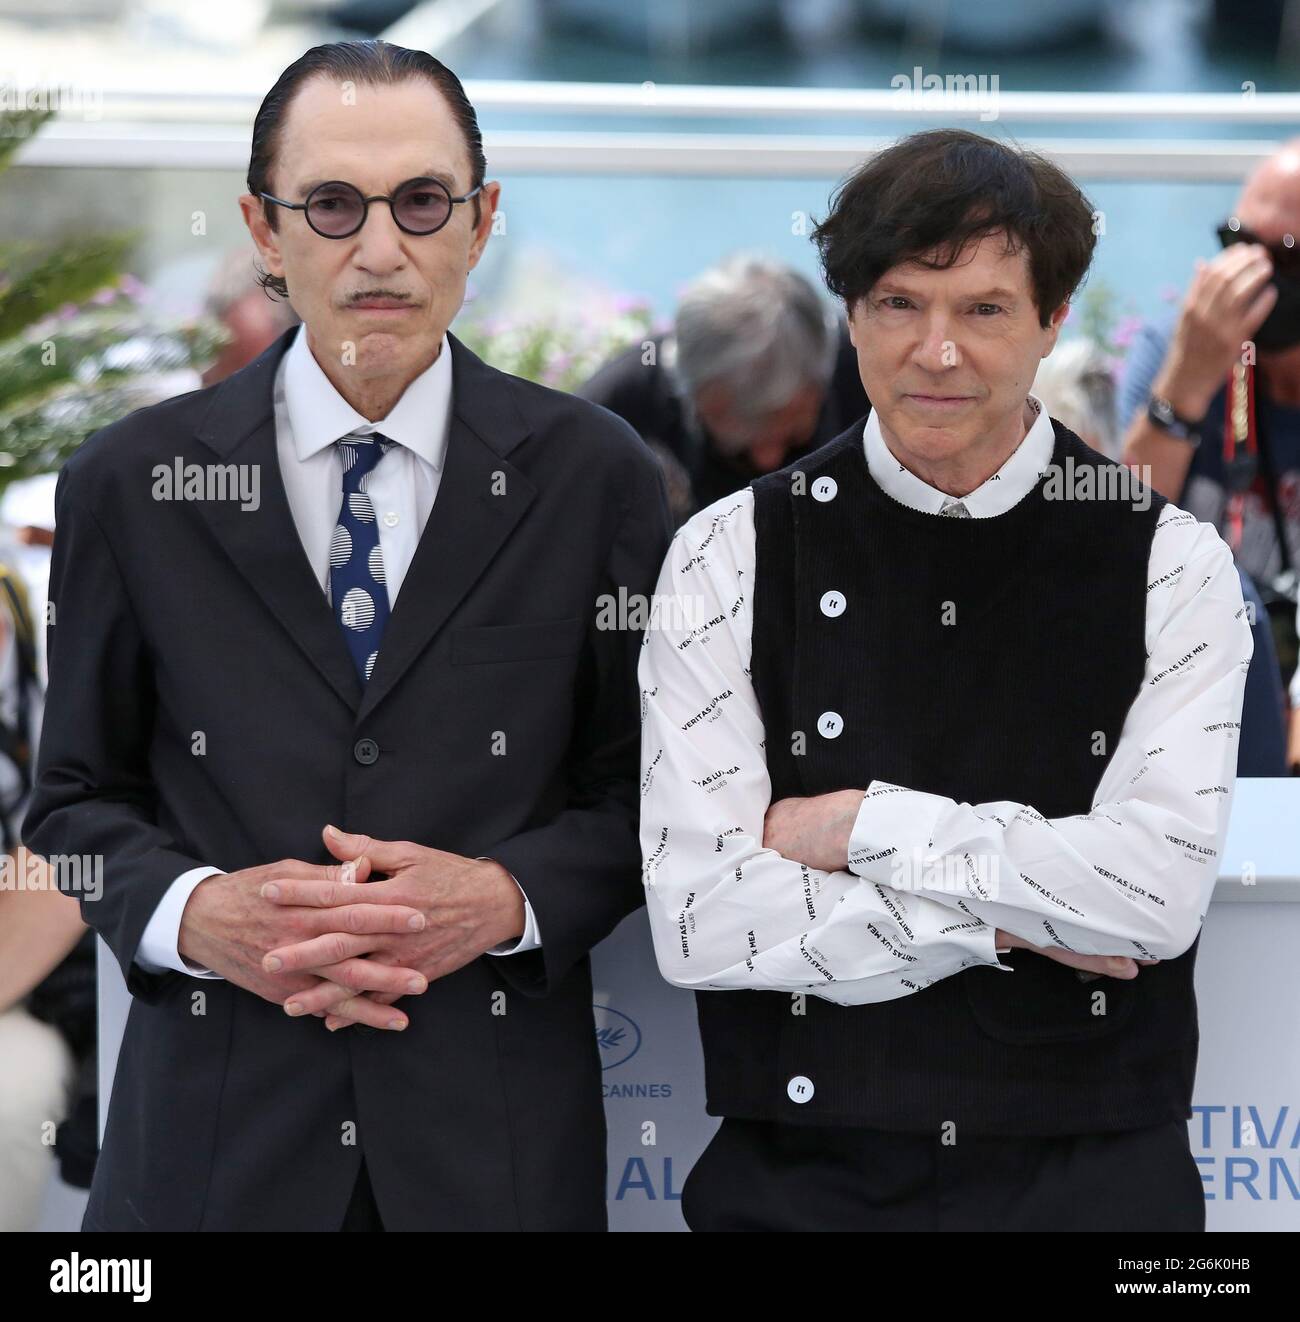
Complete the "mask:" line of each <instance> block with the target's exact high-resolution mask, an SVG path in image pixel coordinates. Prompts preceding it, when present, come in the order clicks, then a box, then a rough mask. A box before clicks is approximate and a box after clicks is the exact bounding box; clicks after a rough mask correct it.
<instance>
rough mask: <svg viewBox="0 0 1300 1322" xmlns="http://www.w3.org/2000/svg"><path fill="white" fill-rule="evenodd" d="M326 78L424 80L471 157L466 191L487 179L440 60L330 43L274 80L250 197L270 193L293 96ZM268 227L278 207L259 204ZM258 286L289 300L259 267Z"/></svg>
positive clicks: (479, 148)
mask: <svg viewBox="0 0 1300 1322" xmlns="http://www.w3.org/2000/svg"><path fill="white" fill-rule="evenodd" d="M318 74H323V75H326V76H327V77H330V78H334V79H336V80H338V81H340V82H354V83H365V84H368V85H370V86H372V87H382V86H392V85H393V84H395V83H402V82H405V81H407V80H408V79H410V78H427V79H428V80H429V81H430V82H431V83H432V84H433V85H434V86H435V87H436V88H437V89H438V91H440V92H441V93H442V95H443V97H444V98H445V99H446V101H447V104H448V105H449V106H450V107H451V113H452V115H453V117H454V118H455V120H456V123H457V124H458V125H459V126H460V130H461V132H462V133H463V134H464V135H465V146H466V148H467V149H468V151H469V169H470V181H469V186H470V188H471V189H472V188H477V187H478V185H479V184H481V183H482V182H483V178H484V175H486V173H487V160H486V158H485V157H484V155H483V135H482V133H481V132H480V131H479V126H478V115H477V114H476V113H475V111H474V107H473V106H472V105H471V104H470V102H469V98H468V97H467V96H466V95H465V89H464V88H463V87H462V86H461V83H460V79H459V78H457V77H456V75H455V74H454V73H452V71H451V70H450V69H449V68H447V66H446V65H445V64H443V63H442V61H441V60H436V59H434V57H433V56H432V55H430V54H428V53H427V52H425V51H421V50H409V49H408V48H407V47H405V46H395V45H393V43H392V42H388V41H379V40H369V41H334V42H330V43H328V44H327V45H324V46H313V47H312V48H311V50H309V51H307V52H306V53H305V54H304V55H301V56H300V57H299V58H298V59H296V60H294V62H293V63H292V64H291V65H289V67H288V68H287V69H285V71H284V72H283V73H282V74H281V75H280V76H279V78H277V79H276V82H275V86H274V87H272V88H271V90H270V91H269V92H268V93H267V94H266V96H265V97H264V98H263V99H262V104H261V106H259V107H258V111H257V117H256V118H255V119H254V120H253V145H252V151H251V153H250V155H249V158H248V191H249V192H250V193H252V194H253V196H254V197H257V198H261V195H262V193H269V192H270V191H271V187H270V178H271V167H272V165H274V163H275V153H276V151H277V149H278V148H279V145H280V130H281V127H282V126H283V124H284V117H285V114H286V113H287V112H288V109H289V103H290V102H291V101H292V100H293V97H294V94H295V93H296V92H297V91H298V89H299V88H300V87H301V86H302V85H303V83H305V82H306V81H307V80H308V79H309V78H314V77H316V76H317V75H318ZM262 206H263V208H264V209H265V211H266V223H267V224H268V225H270V227H271V228H272V229H273V230H274V229H276V228H277V227H278V218H277V215H276V213H277V212H278V211H279V207H277V206H274V205H272V204H270V203H268V202H266V201H265V200H262ZM480 217H481V212H480V210H479V199H478V198H477V197H476V198H475V199H474V223H475V224H476V225H477V224H478V222H479V219H480ZM257 280H258V283H259V284H260V285H261V286H262V288H263V289H265V290H266V291H267V293H268V294H277V295H279V296H280V297H281V298H287V297H288V296H289V287H288V285H287V284H286V283H285V281H284V277H283V276H278V275H269V274H267V272H266V271H264V270H262V269H261V268H260V267H259V268H258V271H257Z"/></svg>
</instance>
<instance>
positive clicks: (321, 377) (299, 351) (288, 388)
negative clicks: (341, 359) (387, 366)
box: [284, 326, 451, 469]
mask: <svg viewBox="0 0 1300 1322" xmlns="http://www.w3.org/2000/svg"><path fill="white" fill-rule="evenodd" d="M284 405H285V410H286V412H287V413H288V416H289V430H290V432H291V434H292V436H293V448H294V453H295V454H296V455H297V457H298V460H299V462H303V461H304V460H307V459H309V458H311V456H312V455H314V454H316V453H318V452H319V451H321V450H323V449H325V448H326V447H327V446H330V445H333V444H334V442H335V441H337V440H338V439H339V438H340V437H341V436H346V435H348V434H349V433H350V432H357V433H360V434H361V435H363V436H364V435H369V434H370V433H371V432H375V431H377V432H380V433H382V434H383V435H384V436H387V437H388V438H389V439H390V440H393V441H396V442H397V443H398V444H399V445H403V446H405V447H406V448H407V449H408V450H413V451H414V452H415V453H416V454H417V455H419V457H420V458H421V459H423V460H424V461H425V462H426V463H428V464H431V465H432V466H433V467H434V468H436V469H441V468H442V462H443V459H444V458H445V456H446V453H447V428H448V420H449V417H450V414H451V348H450V346H449V344H448V342H447V337H446V335H444V336H443V337H442V347H441V348H440V349H439V350H438V356H437V358H435V359H434V361H433V362H432V363H430V364H429V366H428V367H427V368H425V370H424V371H423V372H421V373H420V375H419V376H417V377H416V378H415V380H414V381H412V382H411V384H410V385H409V386H407V387H406V389H405V390H404V391H403V392H402V396H401V398H400V399H399V400H398V401H397V403H396V404H394V405H393V407H392V409H391V410H390V411H389V414H388V416H387V417H386V418H384V419H382V420H381V421H379V422H371V421H370V420H369V419H368V418H364V417H362V416H361V414H360V413H358V412H357V411H356V409H354V408H353V407H352V405H351V404H349V403H348V402H347V400H346V399H344V398H343V396H342V395H340V394H339V392H338V391H337V390H336V389H335V388H334V383H333V382H332V381H331V380H330V379H329V377H327V376H326V375H325V373H324V372H323V371H322V370H321V366H320V364H319V363H318V362H317V361H316V358H315V356H314V355H313V354H312V351H311V349H310V348H309V347H308V344H307V329H306V327H305V326H300V327H299V328H298V334H297V335H296V336H294V340H293V343H292V344H291V345H290V346H289V348H288V350H287V352H286V353H285V356H284Z"/></svg>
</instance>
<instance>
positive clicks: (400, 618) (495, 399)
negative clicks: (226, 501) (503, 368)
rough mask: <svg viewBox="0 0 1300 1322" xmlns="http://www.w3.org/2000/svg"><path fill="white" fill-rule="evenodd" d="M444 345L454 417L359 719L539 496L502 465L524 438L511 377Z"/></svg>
mask: <svg viewBox="0 0 1300 1322" xmlns="http://www.w3.org/2000/svg"><path fill="white" fill-rule="evenodd" d="M447 338H448V343H449V344H450V346H451V351H452V357H451V362H452V415H451V419H450V422H449V428H448V436H447V454H446V458H445V460H444V462H443V470H442V478H441V480H440V482H439V484H438V495H437V498H436V499H435V500H434V502H433V509H432V511H431V512H430V514H429V521H428V523H427V524H426V525H425V528H424V532H423V534H422V535H421V537H420V541H419V545H418V546H417V547H416V551H415V556H414V558H413V559H412V561H411V565H410V568H409V569H408V570H407V573H406V577H405V579H404V580H403V582H402V588H401V591H400V592H399V593H398V594H397V602H396V604H395V605H394V607H393V613H392V615H391V617H390V618H389V621H388V627H387V628H386V629H385V630H384V641H383V643H382V644H381V645H380V648H379V658H378V660H377V661H376V662H375V668H374V671H373V673H372V674H371V676H370V679H369V681H368V682H367V684H366V686H365V691H364V693H363V694H362V697H361V705H360V708H359V710H358V711H357V719H358V720H362V719H364V718H365V717H366V716H367V715H369V713H370V712H371V711H373V710H374V708H375V707H376V706H377V705H378V704H379V703H380V702H381V701H383V699H384V698H385V697H386V696H387V695H388V694H389V693H390V692H392V690H393V688H394V687H395V686H396V684H397V683H398V681H399V680H400V679H401V678H402V676H403V675H404V674H405V673H406V672H407V670H409V669H410V667H411V665H412V663H413V662H414V661H415V660H416V658H417V657H418V656H419V655H420V653H421V652H422V651H423V650H424V649H425V648H426V647H427V646H428V645H429V643H430V642H431V641H432V640H433V638H434V636H435V635H436V634H437V633H438V631H439V630H440V629H441V628H442V627H443V625H444V624H446V622H447V619H448V617H449V616H450V615H451V613H452V612H453V611H454V610H455V609H456V607H457V606H458V605H459V604H460V603H461V601H463V600H464V598H465V596H466V594H467V593H468V592H469V591H470V589H471V588H472V587H473V586H474V584H475V583H476V582H477V581H478V579H479V577H480V576H481V575H482V573H483V572H484V570H485V569H486V568H487V567H488V565H489V564H491V562H492V560H493V558H494V557H495V556H496V554H497V552H498V551H499V550H500V548H501V546H502V545H503V544H504V543H505V541H506V539H507V538H508V537H509V536H510V534H511V533H512V532H513V531H514V529H515V527H516V525H517V524H518V523H519V520H520V519H521V518H523V516H524V513H525V511H526V510H527V509H528V507H529V505H531V504H532V502H533V499H534V497H535V495H536V489H535V488H534V486H533V485H532V483H531V482H529V480H528V479H527V478H526V477H525V476H524V475H523V473H521V472H520V471H519V470H518V469H517V468H515V467H514V466H513V465H512V464H510V463H509V461H508V460H507V458H506V456H507V455H508V454H509V452H510V451H511V450H513V449H514V448H515V446H517V445H518V444H519V442H520V441H522V440H523V439H524V437H525V436H527V435H528V432H529V429H528V425H527V423H526V422H525V421H524V419H523V417H522V415H521V414H520V413H519V411H518V409H517V407H516V406H515V403H514V397H513V390H512V388H511V385H510V380H509V378H508V377H507V376H505V374H504V373H501V372H497V371H495V370H494V369H493V368H490V367H488V366H487V364H485V363H484V362H482V360H481V359H479V358H478V357H476V356H475V355H474V354H472V353H471V352H470V351H469V350H468V349H467V348H465V346H464V345H463V344H461V343H460V341H459V340H457V339H456V338H455V337H454V336H451V335H449V336H448V337H447ZM381 425H382V424H381Z"/></svg>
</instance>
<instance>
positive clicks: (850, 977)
mask: <svg viewBox="0 0 1300 1322" xmlns="http://www.w3.org/2000/svg"><path fill="white" fill-rule="evenodd" d="M753 580H754V527H753V514H752V495H751V493H750V492H748V491H744V492H741V493H739V494H738V495H735V496H730V497H726V498H724V499H723V500H720V501H718V502H716V503H715V504H713V505H711V506H709V507H708V508H707V509H705V510H704V511H702V512H701V513H700V514H698V515H696V516H695V518H694V519H692V520H691V521H690V522H688V523H687V524H686V525H685V527H683V528H682V530H681V531H680V532H679V533H678V534H677V536H676V538H675V539H674V541H673V544H672V546H671V548H670V549H669V553H668V557H667V560H666V561H665V563H664V566H663V569H662V571H661V573H660V577H659V583H658V588H657V590H656V592H655V597H654V600H653V603H652V609H651V612H650V620H649V627H648V628H647V630H646V635H645V643H644V646H643V648H642V653H641V661H640V667H639V681H640V686H641V703H642V748H641V751H642V775H641V826H640V833H641V848H642V854H643V868H642V879H643V881H644V883H645V887H646V907H647V910H648V911H649V916H650V930H651V933H652V936H653V939H654V946H655V954H656V957H657V959H658V962H659V968H660V970H661V972H662V973H663V975H664V977H665V978H666V979H667V980H668V981H669V982H671V983H674V984H676V985H677V986H680V987H690V988H696V989H701V990H703V989H711V988H715V989H717V988H748V989H765V990H788V991H790V992H792V993H794V992H803V993H808V994H810V995H815V996H819V997H821V998H823V999H825V1000H828V1001H834V1002H837V1003H838V1004H841V1005H861V1004H865V1003H868V1002H874V1001H887V1000H893V999H896V998H898V997H902V996H907V995H910V994H911V993H913V992H917V991H921V990H923V989H924V988H925V987H928V986H930V985H931V984H932V983H934V982H936V981H938V980H939V979H940V978H946V977H949V976H950V975H952V974H954V973H957V972H959V971H960V970H962V969H964V968H967V967H969V966H970V965H974V964H988V965H991V966H993V967H995V968H1000V969H1006V968H1007V966H1006V965H1003V964H1000V963H999V962H998V959H997V955H996V953H995V951H994V947H993V937H994V929H993V927H991V926H989V925H988V924H987V923H985V922H982V921H981V920H980V919H979V918H975V917H972V915H970V914H954V913H953V912H952V911H951V910H949V909H947V908H946V907H945V906H943V905H940V904H937V903H935V902H934V901H933V900H931V899H929V898H928V897H926V896H922V895H908V896H903V895H899V894H897V893H894V892H891V891H889V890H888V889H887V888H886V887H883V886H881V885H878V884H877V883H875V882H873V881H869V880H866V879H863V878H859V877H857V876H855V875H854V874H853V873H851V872H849V871H847V870H845V871H838V872H823V871H819V870H818V869H816V868H811V867H808V866H806V865H804V864H802V863H800V862H798V861H796V860H792V859H787V858H784V857H782V856H781V855H780V854H778V853H777V852H776V851H775V850H773V849H767V848H764V847H763V822H764V816H765V814H766V812H767V809H768V806H769V804H770V801H771V793H772V787H771V781H770V779H769V777H768V773H767V764H766V758H765V754H764V730H763V722H762V717H761V714H760V711H759V707H758V702H757V698H756V696H755V694H754V689H753V686H752V684H751V682H750V674H749V658H750V629H751V605H750V597H751V589H752V584H753ZM1008 971H1009V970H1008Z"/></svg>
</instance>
